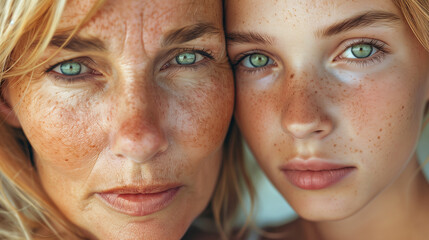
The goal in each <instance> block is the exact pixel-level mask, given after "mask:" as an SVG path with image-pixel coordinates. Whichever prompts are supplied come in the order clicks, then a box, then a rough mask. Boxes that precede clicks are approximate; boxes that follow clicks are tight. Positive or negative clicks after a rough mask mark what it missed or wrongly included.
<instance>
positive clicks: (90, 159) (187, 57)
mask: <svg viewBox="0 0 429 240" xmlns="http://www.w3.org/2000/svg"><path fill="white" fill-rule="evenodd" d="M91 6H92V3H88V1H83V0H82V1H70V2H69V3H68V5H67V6H66V7H65V12H64V15H63V17H62V20H61V23H60V25H59V28H60V29H67V28H68V27H74V26H76V24H78V22H79V21H80V20H81V19H82V18H83V17H84V16H85V14H86V13H87V12H88V9H89V8H90V7H91ZM221 7H222V6H221V3H220V2H219V1H216V0H213V1H193V0H185V1H174V0H171V1H113V0H112V1H107V2H106V3H105V4H104V5H103V6H102V8H101V9H100V10H99V11H98V12H97V14H96V15H95V16H94V17H93V18H91V20H90V21H89V22H88V23H87V24H85V25H84V26H83V28H82V29H81V30H80V31H79V32H78V34H77V36H76V37H75V38H74V39H72V42H71V43H70V44H68V46H66V47H65V48H64V49H62V50H60V51H59V53H58V54H57V55H55V57H53V58H52V59H49V61H48V64H46V65H44V66H43V67H40V68H38V69H37V70H36V71H35V72H34V74H33V79H31V80H30V79H29V78H27V79H25V80H24V81H22V82H19V83H14V82H9V84H8V88H7V95H9V101H10V104H11V105H12V106H14V111H15V113H16V115H17V117H18V119H19V122H20V125H21V127H22V129H23V130H24V132H25V134H26V136H27V137H28V140H29V141H30V143H31V146H32V147H33V150H34V159H35V163H36V167H37V171H38V173H39V175H40V178H41V181H42V183H43V187H44V188H45V190H46V192H47V193H48V195H49V196H50V197H51V198H52V200H53V201H54V202H55V204H56V205H57V206H58V208H59V209H60V210H61V211H62V212H63V213H64V214H65V216H67V218H69V219H70V220H71V221H72V222H73V223H75V224H76V225H77V226H79V227H81V228H82V229H84V230H86V231H87V232H88V234H89V235H92V237H95V238H98V239H179V238H180V237H181V236H182V235H183V234H184V232H185V231H186V229H187V228H188V226H189V225H190V223H191V221H192V220H194V219H195V217H196V216H197V215H198V214H199V213H200V212H201V211H202V210H203V209H204V208H205V207H206V205H207V203H208V201H209V199H210V197H211V195H212V192H213V190H214V187H215V184H216V180H217V176H218V173H219V169H220V164H221V154H222V143H223V140H224V137H225V135H226V132H227V129H228V126H229V122H230V118H231V116H232V112H233V100H234V86H233V85H234V83H233V79H232V72H231V70H230V67H229V63H228V60H227V57H226V48H225V41H224V34H223V30H222V15H221V14H222V9H221ZM57 35H58V36H56V37H54V40H53V41H52V45H51V46H49V48H48V50H47V51H46V55H45V59H47V58H48V57H50V56H52V54H53V53H54V52H55V51H56V50H57V49H58V46H60V45H61V44H62V43H63V41H64V37H67V35H65V36H61V32H60V31H59V32H58V34H57ZM42 60H43V59H42Z"/></svg>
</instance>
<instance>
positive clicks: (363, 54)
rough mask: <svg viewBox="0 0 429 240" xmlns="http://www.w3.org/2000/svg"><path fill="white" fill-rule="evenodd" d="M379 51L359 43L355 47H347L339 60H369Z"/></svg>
mask: <svg viewBox="0 0 429 240" xmlns="http://www.w3.org/2000/svg"><path fill="white" fill-rule="evenodd" d="M378 51H379V49H378V48H377V47H375V46H373V44H369V43H359V44H356V45H352V46H350V47H348V48H347V49H346V50H345V51H344V52H343V53H342V54H341V58H345V59H365V58H369V57H371V56H372V55H374V54H375V53H377V52H378Z"/></svg>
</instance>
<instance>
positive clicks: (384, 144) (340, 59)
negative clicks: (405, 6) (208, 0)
mask: <svg viewBox="0 0 429 240" xmlns="http://www.w3.org/2000/svg"><path fill="white" fill-rule="evenodd" d="M226 13H227V16H226V17H227V34H228V51H229V56H230V57H231V59H232V62H233V64H234V65H235V66H234V68H235V76H236V81H237V82H236V86H237V97H236V100H237V102H236V112H235V117H236V119H237V122H238V124H239V127H240V129H241V131H242V133H243V135H244V137H245V139H246V141H247V143H248V144H249V146H250V148H251V150H252V151H253V153H254V155H255V157H256V158H257V160H258V162H259V164H260V165H261V167H262V168H263V170H264V171H265V173H266V174H267V175H268V177H269V178H270V179H271V181H272V182H273V183H274V185H275V186H276V187H277V189H279V191H280V192H281V193H282V194H283V196H284V197H285V198H286V199H287V200H288V201H289V203H290V204H291V205H292V207H294V208H295V210H296V211H297V212H298V214H300V215H301V216H303V217H304V218H307V219H310V220H316V221H318V220H329V219H331V220H333V219H341V218H344V217H347V216H350V215H352V214H353V213H355V212H357V211H358V210H360V209H361V208H362V207H363V206H365V205H366V204H367V203H369V202H370V201H371V200H372V199H374V198H375V197H376V196H377V195H378V194H379V193H381V192H382V191H383V190H384V189H385V188H386V187H387V186H389V185H390V184H391V183H393V182H394V180H395V179H396V178H397V177H398V176H399V175H400V174H401V172H402V171H403V169H404V168H405V167H406V166H407V164H409V163H410V162H411V161H413V160H415V154H414V151H415V147H416V141H417V139H418V135H419V132H420V128H421V123H422V119H423V115H424V107H425V104H426V101H427V99H428V92H429V91H428V82H429V68H428V66H429V54H428V52H426V51H425V50H424V48H423V47H422V46H421V45H420V44H419V42H418V41H417V40H416V38H415V37H414V35H413V33H412V32H411V30H410V29H409V27H408V25H407V24H406V22H405V21H404V19H403V18H402V16H401V13H400V11H399V10H398V9H397V8H396V6H395V5H394V4H393V3H392V1H391V0H375V1H374V0H358V1H348V0H335V1H333V0H323V1H320V0H317V1H316V0H299V1H297V0H284V1H275V0H272V1H254V0H237V1H227V4H226Z"/></svg>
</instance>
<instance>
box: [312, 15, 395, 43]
mask: <svg viewBox="0 0 429 240" xmlns="http://www.w3.org/2000/svg"><path fill="white" fill-rule="evenodd" d="M400 19H401V18H400V17H399V16H397V15H396V14H394V13H390V12H384V11H369V12H365V13H363V14H359V15H357V16H353V17H350V18H347V19H345V20H343V21H341V22H339V23H335V24H333V25H332V26H329V27H327V28H325V29H323V30H320V31H317V32H316V36H318V37H329V36H332V35H336V34H339V33H342V32H346V31H350V30H352V29H356V28H361V27H366V26H371V25H374V24H387V25H392V24H394V23H396V22H398V21H399V20H400Z"/></svg>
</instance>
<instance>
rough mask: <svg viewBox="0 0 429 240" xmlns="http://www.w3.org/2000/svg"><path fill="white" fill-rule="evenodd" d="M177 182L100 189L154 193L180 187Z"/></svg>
mask: <svg viewBox="0 0 429 240" xmlns="http://www.w3.org/2000/svg"><path fill="white" fill-rule="evenodd" d="M182 186H183V185H182V184H179V183H166V184H151V185H147V184H146V185H124V186H117V187H113V188H109V189H107V190H103V191H100V193H102V194H154V193H161V192H165V191H168V190H170V189H174V188H179V187H182Z"/></svg>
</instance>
